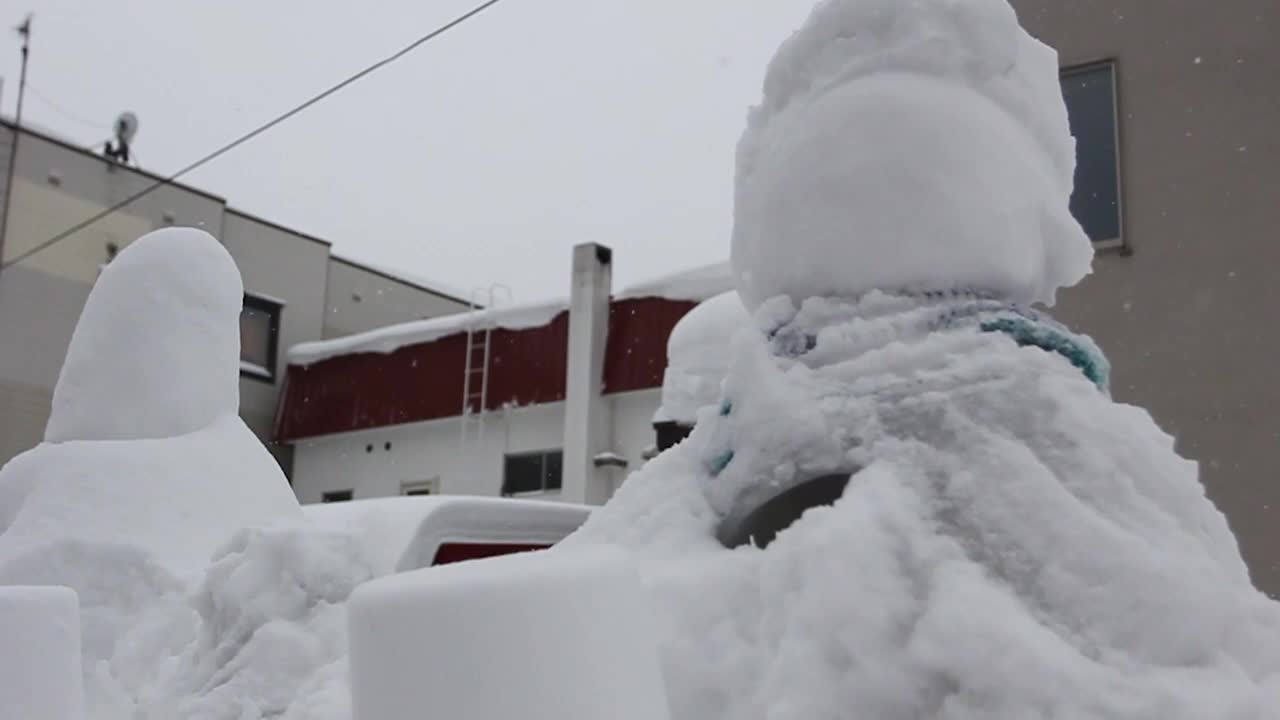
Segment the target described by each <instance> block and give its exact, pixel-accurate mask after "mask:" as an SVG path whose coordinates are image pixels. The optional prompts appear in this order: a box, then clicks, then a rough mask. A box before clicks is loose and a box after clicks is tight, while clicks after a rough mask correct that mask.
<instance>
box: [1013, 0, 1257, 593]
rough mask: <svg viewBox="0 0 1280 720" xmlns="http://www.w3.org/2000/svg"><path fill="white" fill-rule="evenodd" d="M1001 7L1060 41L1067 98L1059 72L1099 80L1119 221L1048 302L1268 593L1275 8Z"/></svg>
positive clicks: (1104, 0) (1103, 0) (1125, 1)
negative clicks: (1156, 431) (1191, 484)
mask: <svg viewBox="0 0 1280 720" xmlns="http://www.w3.org/2000/svg"><path fill="white" fill-rule="evenodd" d="M1013 5H1014V6H1015V8H1016V9H1017V11H1018V15H1019V18H1020V19H1021V21H1022V24H1023V25H1024V26H1025V27H1026V28H1027V29H1028V30H1029V31H1030V32H1031V33H1032V34H1033V35H1035V36H1037V37H1039V38H1041V39H1042V40H1044V41H1045V42H1047V43H1049V44H1050V45H1052V46H1054V47H1056V48H1057V49H1058V51H1059V53H1060V55H1061V61H1062V65H1063V67H1064V69H1067V70H1068V73H1067V76H1066V77H1064V89H1066V90H1067V95H1068V102H1069V105H1070V103H1071V101H1072V96H1071V93H1072V85H1071V79H1070V72H1071V70H1072V69H1075V68H1082V69H1083V71H1084V72H1088V71H1089V70H1091V69H1095V68H1100V67H1101V68H1109V69H1110V71H1111V73H1112V75H1113V83H1112V92H1113V97H1114V106H1113V112H1114V120H1115V123H1114V125H1115V137H1116V143H1115V148H1116V150H1115V152H1114V157H1115V160H1116V162H1115V169H1116V176H1117V177H1118V182H1117V183H1116V188H1117V193H1116V207H1117V210H1118V212H1117V219H1118V222H1117V227H1118V230H1119V233H1118V237H1116V238H1105V237H1103V238H1100V237H1095V238H1094V239H1095V240H1099V241H1100V243H1099V247H1100V252H1099V256H1098V258H1097V259H1096V260H1095V262H1094V274H1093V275H1092V276H1091V277H1090V278H1088V279H1087V280H1085V282H1084V283H1082V284H1081V285H1080V286H1079V287H1076V288H1073V289H1071V290H1069V291H1067V292H1065V293H1064V294H1063V295H1062V297H1061V298H1060V302H1059V306H1058V307H1057V308H1056V309H1055V310H1056V312H1055V314H1056V315H1057V316H1058V317H1060V318H1061V319H1063V320H1064V321H1066V322H1068V323H1070V324H1071V325H1073V326H1074V327H1076V328H1078V329H1081V330H1083V331H1085V332H1087V333H1089V334H1090V335H1092V336H1093V337H1094V338H1095V339H1096V340H1097V341H1098V342H1099V344H1100V345H1101V346H1102V348H1103V349H1104V350H1105V351H1106V353H1107V355H1108V356H1109V358H1110V359H1111V363H1112V365H1113V366H1114V369H1113V376H1112V380H1113V385H1114V387H1113V392H1114V394H1115V397H1116V398H1117V399H1118V400H1120V401H1123V402H1130V403H1134V404H1136V405H1141V406H1143V407H1146V408H1148V409H1150V411H1151V413H1152V415H1153V416H1154V417H1155V419H1156V421H1157V422H1159V423H1160V425H1161V426H1162V427H1163V428H1164V429H1165V430H1167V431H1168V432H1170V433H1172V434H1173V435H1175V436H1176V437H1177V442H1178V449H1179V451H1180V452H1181V453H1182V454H1183V455H1186V456H1188V457H1191V458H1194V459H1195V460H1197V461H1199V462H1200V466H1201V477H1202V478H1203V480H1204V482H1205V485H1206V486H1207V488H1208V492H1209V495H1210V497H1211V498H1212V499H1213V501H1214V502H1215V503H1216V504H1217V505H1218V507H1219V508H1220V509H1221V510H1222V511H1223V512H1224V513H1225V514H1226V515H1227V518H1228V520H1229V522H1230V524H1231V527H1232V529H1233V530H1234V531H1235V533H1236V536H1237V537H1238V538H1239V541H1240V545H1241V549H1242V550H1243V552H1244V555H1245V559H1246V560H1247V561H1248V562H1249V566H1250V571H1251V573H1252V575H1253V579H1254V583H1255V584H1256V585H1258V587H1260V588H1261V589H1263V590H1265V591H1267V592H1269V593H1270V594H1272V595H1273V596H1277V597H1280V82H1277V71H1278V69H1280V3H1277V2H1275V0H1231V1H1230V2H1207V1H1205V2H1152V1H1151V0H1071V1H1070V2H1063V1H1062V0H1013ZM1099 94H1100V95H1101V94H1105V93H1099ZM1086 105H1087V103H1086ZM1079 109H1080V108H1072V110H1073V114H1074V112H1075V111H1077V110H1079ZM1084 111H1085V115H1086V116H1089V115H1090V113H1094V114H1096V108H1090V107H1087V106H1086V107H1085V108H1084ZM1075 119H1076V118H1075V117H1073V121H1074V120H1075ZM1086 119H1087V118H1086ZM1090 152H1095V153H1097V152H1098V150H1097V148H1096V147H1093V148H1089V147H1085V146H1083V144H1082V146H1081V148H1080V153H1081V156H1082V160H1087V154H1088V153H1090ZM1083 164H1088V163H1087V162H1085V163H1083ZM1094 165H1095V166H1096V165H1097V162H1096V161H1095V163H1094ZM1082 169H1083V168H1082ZM1093 173H1094V175H1095V176H1097V175H1099V174H1100V171H1097V170H1096V167H1095V169H1094V170H1093ZM1081 179H1082V178H1081V176H1080V175H1079V174H1078V175H1077V184H1078V189H1077V194H1078V195H1079V194H1081V193H1084V194H1091V193H1094V192H1098V186H1099V183H1098V182H1089V181H1088V177H1085V178H1083V179H1085V180H1086V182H1084V183H1081V182H1080V180H1081ZM1103 184H1105V183H1103ZM1101 192H1102V194H1103V195H1104V196H1105V194H1106V192H1107V190H1106V189H1103V190H1102V191H1101ZM1085 224H1086V227H1087V228H1088V226H1089V224H1090V223H1089V222H1086V223H1085ZM1105 224H1106V220H1105V219H1104V220H1101V221H1097V222H1095V223H1094V225H1095V226H1103V225H1105Z"/></svg>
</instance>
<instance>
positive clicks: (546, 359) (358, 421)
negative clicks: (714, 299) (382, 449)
mask: <svg viewBox="0 0 1280 720" xmlns="http://www.w3.org/2000/svg"><path fill="white" fill-rule="evenodd" d="M696 305H697V303H696V302H690V301H683V300H666V299H663V298H656V297H647V298H632V299H626V300H614V301H613V302H612V303H611V304H610V307H609V338H608V344H607V346H606V348H605V367H604V378H603V382H604V391H605V392H606V393H621V392H629V391H634V390H644V389H649V388H655V387H660V386H661V385H662V374H663V371H664V370H665V369H666V365H667V337H668V336H669V335H670V334H671V330H672V328H674V327H675V325H676V323H677V322H679V320H680V318H682V317H684V315H685V313H687V312H689V311H690V310H692V309H693V308H694V307H695V306H696ZM490 343H491V344H490V362H489V389H488V394H487V396H486V401H485V406H486V408H487V409H489V410H496V409H499V408H501V407H502V406H503V405H506V404H508V403H513V404H517V405H536V404H542V403H551V402H557V401H560V400H563V399H564V396H565V374H566V371H567V363H568V357H567V352H568V345H569V313H568V312H567V311H566V312H561V313H560V314H558V315H556V316H555V318H553V319H552V320H551V322H549V323H547V324H546V325H542V326H539V327H534V328H527V329H522V330H508V329H496V330H494V331H493V334H492V336H491V339H490ZM466 352H467V336H466V333H455V334H452V335H448V336H445V337H442V338H438V339H436V340H432V341H430V342H423V343H417V344H414V345H407V346H405V347H402V348H399V349H397V350H395V351H394V352H390V353H355V354H350V355H339V356H337V357H332V358H328V359H326V360H321V361H319V362H315V363H313V364H311V365H307V366H301V365H290V366H289V368H288V371H287V373H286V376H285V384H284V388H283V389H282V391H281V393H280V404H279V407H278V408H277V411H276V421H275V431H274V435H275V439H276V441H277V442H291V441H294V440H299V439H301V438H306V437H315V436H318V435H329V434H333V433H342V432H351V431H355V430H366V429H370V428H376V427H384V426H387V425H399V424H403V423H411V422H421V421H424V420H435V419H439V418H446V417H454V416H457V415H458V414H459V413H460V410H461V409H462V389H463V371H464V368H465V363H466Z"/></svg>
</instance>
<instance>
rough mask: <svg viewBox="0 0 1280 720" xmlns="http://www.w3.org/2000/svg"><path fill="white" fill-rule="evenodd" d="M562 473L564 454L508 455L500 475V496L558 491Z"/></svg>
mask: <svg viewBox="0 0 1280 720" xmlns="http://www.w3.org/2000/svg"><path fill="white" fill-rule="evenodd" d="M563 471H564V453H562V452H561V451H559V450H548V451H546V452H536V453H522V454H520V455H508V456H507V457H506V466H505V467H504V469H503V474H502V494H503V495H522V494H524V493H536V492H546V491H547V490H559V489H560V486H561V474H562V473H563Z"/></svg>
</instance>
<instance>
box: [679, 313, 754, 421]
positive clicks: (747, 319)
mask: <svg viewBox="0 0 1280 720" xmlns="http://www.w3.org/2000/svg"><path fill="white" fill-rule="evenodd" d="M748 327H754V325H753V323H752V319H751V316H750V315H749V314H748V313H747V309H746V308H745V307H744V306H743V304H742V298H741V297H739V296H738V293H737V292H736V291H731V292H727V293H723V294H720V295H717V296H715V297H713V298H711V299H710V300H706V301H704V302H702V303H701V304H699V305H698V307H696V308H694V309H693V310H690V311H689V313H688V314H687V315H685V316H684V317H683V318H681V319H680V322H678V323H676V326H675V328H673V329H672V330H671V337H669V338H668V339H667V369H666V370H665V371H664V373H663V375H662V405H661V406H659V408H658V412H657V414H656V415H655V416H654V420H655V421H664V420H674V421H676V422H680V423H685V424H689V425H692V424H693V423H694V421H695V420H697V417H698V410H700V409H701V408H704V407H706V406H708V405H715V404H716V403H718V402H719V401H720V383H721V382H723V381H724V376H725V375H726V374H727V373H728V372H729V361H730V354H731V353H732V351H733V347H732V340H733V336H734V334H735V333H737V332H738V331H739V330H742V329H743V328H748Z"/></svg>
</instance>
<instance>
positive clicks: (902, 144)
mask: <svg viewBox="0 0 1280 720" xmlns="http://www.w3.org/2000/svg"><path fill="white" fill-rule="evenodd" d="M737 163H738V168H737V178H736V189H735V218H734V233H733V267H734V272H735V276H736V279H737V282H738V288H739V292H740V293H741V294H742V297H743V300H744V301H745V302H746V303H747V305H748V307H750V308H753V309H754V308H755V307H757V306H758V305H759V304H760V303H762V302H763V301H765V300H767V299H769V298H771V297H775V296H779V295H787V296H790V297H791V299H792V300H793V301H795V302H797V303H798V302H799V301H802V300H803V299H804V298H806V297H814V296H845V297H849V296H856V295H859V294H861V293H864V292H867V291H869V290H872V289H880V290H889V291H896V290H905V291H923V290H951V289H966V290H981V291H986V292H991V293H995V294H998V295H1001V296H1004V297H1005V298H1006V299H1009V300H1011V301H1015V302H1026V303H1030V302H1045V303H1049V304H1052V302H1053V299H1054V294H1055V293H1056V291H1057V289H1058V288H1061V287H1068V286H1070V285H1073V284H1075V283H1076V282H1079V280H1080V279H1081V278H1083V277H1084V276H1085V275H1086V274H1088V272H1089V266H1090V263H1091V261H1092V256H1093V251H1092V246H1091V245H1090V243H1089V240H1088V238H1087V237H1086V235H1085V234H1084V232H1083V230H1082V229H1081V228H1080V225H1079V223H1078V222H1076V220H1075V219H1074V218H1073V217H1072V216H1071V213H1070V210H1069V207H1068V202H1069V199H1070V195H1071V189H1072V177H1073V173H1074V166H1075V144H1074V140H1073V139H1072V138H1071V136H1070V131H1069V128H1068V125H1067V114H1066V107H1065V104H1064V102H1063V100H1062V96H1061V90H1060V88H1059V85H1058V66H1057V55H1056V53H1055V52H1054V51H1053V50H1052V49H1050V48H1048V47H1047V46H1045V45H1043V44H1041V43H1040V42H1038V41H1037V40H1035V39H1033V38H1032V37H1031V36H1029V35H1028V34H1027V33H1026V32H1025V31H1023V30H1022V29H1021V27H1019V25H1018V20H1017V17H1016V15H1015V13H1014V11H1013V9H1012V8H1011V7H1009V5H1008V3H1007V2H1006V0H913V1H911V2H904V1H902V0H826V1H825V2H823V3H821V4H819V5H818V7H817V8H815V10H814V11H813V13H812V15H811V16H810V17H809V20H808V21H807V22H806V24H805V25H804V27H802V28H801V29H800V30H799V31H798V32H797V33H796V34H795V35H793V36H792V37H791V38H790V39H789V40H788V41H787V42H785V43H784V44H783V46H782V47H781V49H780V50H779V51H778V53H777V55H776V56H775V57H774V59H773V61H772V62H771V64H770V66H769V70H768V73H767V76H766V78H765V85H764V97H763V100H762V101H761V103H760V105H758V106H757V107H755V108H753V110H752V112H751V115H750V118H749V121H748V127H747V130H746V133H745V134H744V135H743V137H742V140H741V142H740V143H739V147H738V158H737Z"/></svg>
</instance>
